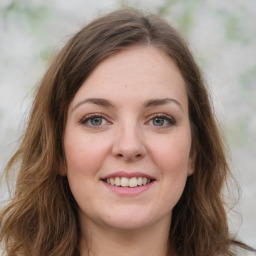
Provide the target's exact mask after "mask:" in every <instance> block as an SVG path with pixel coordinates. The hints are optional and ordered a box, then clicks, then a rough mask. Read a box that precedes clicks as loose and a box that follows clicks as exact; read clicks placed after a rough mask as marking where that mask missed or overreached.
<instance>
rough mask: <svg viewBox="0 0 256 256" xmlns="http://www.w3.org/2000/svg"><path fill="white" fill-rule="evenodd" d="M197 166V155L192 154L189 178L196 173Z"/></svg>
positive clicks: (189, 164)
mask: <svg viewBox="0 0 256 256" xmlns="http://www.w3.org/2000/svg"><path fill="white" fill-rule="evenodd" d="M195 164H196V153H192V154H190V156H189V160H188V172H187V173H188V176H190V175H192V174H193V173H194V171H195Z"/></svg>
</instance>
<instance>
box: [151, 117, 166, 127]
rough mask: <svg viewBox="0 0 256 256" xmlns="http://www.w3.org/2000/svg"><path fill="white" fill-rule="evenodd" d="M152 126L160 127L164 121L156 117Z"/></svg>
mask: <svg viewBox="0 0 256 256" xmlns="http://www.w3.org/2000/svg"><path fill="white" fill-rule="evenodd" d="M153 123H154V125H156V126H162V125H163V124H164V119H163V118H160V117H157V118H155V119H154V120H153Z"/></svg>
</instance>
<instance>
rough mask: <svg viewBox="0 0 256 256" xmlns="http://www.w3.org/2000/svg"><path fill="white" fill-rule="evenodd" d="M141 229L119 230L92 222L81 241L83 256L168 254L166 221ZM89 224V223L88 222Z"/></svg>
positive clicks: (160, 255)
mask: <svg viewBox="0 0 256 256" xmlns="http://www.w3.org/2000/svg"><path fill="white" fill-rule="evenodd" d="M162 223H163V224H161V223H157V224H156V225H155V226H154V227H152V226H150V227H148V228H147V227H146V228H143V229H139V230H132V231H127V230H125V231H124V230H118V229H112V228H107V227H99V226H97V225H96V224H92V223H91V224H90V225H89V226H88V225H87V227H86V234H83V235H82V238H81V243H80V255H81V256H119V255H122V256H128V255H133V256H144V255H147V256H155V255H158V256H167V255H172V256H174V255H175V254H170V250H169V242H168V241H169V240H168V238H169V229H170V228H169V226H166V225H164V224H166V222H162ZM87 224H89V223H87Z"/></svg>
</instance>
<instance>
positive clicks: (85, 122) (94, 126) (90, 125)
mask: <svg viewBox="0 0 256 256" xmlns="http://www.w3.org/2000/svg"><path fill="white" fill-rule="evenodd" d="M93 118H101V119H102V120H104V121H105V122H106V123H107V124H109V123H110V122H108V121H107V119H106V118H105V117H104V115H102V114H97V113H95V114H89V115H87V116H85V117H83V118H82V119H81V120H80V121H79V123H80V124H81V125H85V126H86V127H88V128H91V129H97V128H100V127H101V126H102V124H100V125H93V124H88V122H89V121H92V119H93Z"/></svg>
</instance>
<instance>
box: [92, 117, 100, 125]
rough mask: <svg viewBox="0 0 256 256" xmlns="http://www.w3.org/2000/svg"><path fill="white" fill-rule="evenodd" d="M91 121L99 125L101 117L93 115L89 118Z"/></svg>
mask: <svg viewBox="0 0 256 256" xmlns="http://www.w3.org/2000/svg"><path fill="white" fill-rule="evenodd" d="M91 123H92V125H101V123H102V119H101V118H100V117H94V118H93V119H92V120H91Z"/></svg>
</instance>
